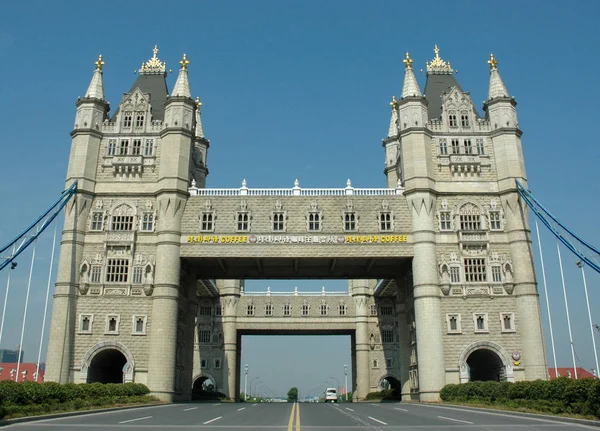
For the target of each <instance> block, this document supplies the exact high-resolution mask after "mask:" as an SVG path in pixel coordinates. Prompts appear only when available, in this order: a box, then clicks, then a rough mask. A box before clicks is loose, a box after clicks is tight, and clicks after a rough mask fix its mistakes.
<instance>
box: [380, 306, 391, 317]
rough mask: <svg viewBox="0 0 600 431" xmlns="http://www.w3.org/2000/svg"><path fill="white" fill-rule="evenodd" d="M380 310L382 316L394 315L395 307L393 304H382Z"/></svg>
mask: <svg viewBox="0 0 600 431" xmlns="http://www.w3.org/2000/svg"><path fill="white" fill-rule="evenodd" d="M379 310H380V311H381V315H382V316H393V315H394V307H392V306H391V305H382V306H381V307H380V308H379Z"/></svg>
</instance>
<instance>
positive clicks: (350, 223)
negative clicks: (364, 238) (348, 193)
mask: <svg viewBox="0 0 600 431" xmlns="http://www.w3.org/2000/svg"><path fill="white" fill-rule="evenodd" d="M344 230H345V231H346V232H354V231H356V213H355V212H347V213H344Z"/></svg>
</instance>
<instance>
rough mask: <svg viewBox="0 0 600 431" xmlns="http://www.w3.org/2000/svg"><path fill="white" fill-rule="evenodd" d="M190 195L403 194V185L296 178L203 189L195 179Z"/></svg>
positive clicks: (244, 182)
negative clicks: (275, 184) (337, 184)
mask: <svg viewBox="0 0 600 431" xmlns="http://www.w3.org/2000/svg"><path fill="white" fill-rule="evenodd" d="M188 192H189V193H190V195H191V196H401V195H402V194H404V187H402V185H400V184H399V185H398V186H397V187H396V188H394V189H390V188H355V187H352V182H351V181H350V180H348V181H347V182H346V187H345V188H304V189H303V188H301V187H300V183H299V182H298V180H296V181H294V187H292V188H291V189H284V188H256V189H251V188H248V187H247V183H246V180H243V181H242V186H241V187H240V188H239V189H235V188H219V189H212V188H211V189H203V188H198V187H196V181H195V180H192V185H191V187H190V188H188Z"/></svg>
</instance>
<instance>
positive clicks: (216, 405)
mask: <svg viewBox="0 0 600 431" xmlns="http://www.w3.org/2000/svg"><path fill="white" fill-rule="evenodd" d="M220 405H221V403H219V404H213V406H220Z"/></svg>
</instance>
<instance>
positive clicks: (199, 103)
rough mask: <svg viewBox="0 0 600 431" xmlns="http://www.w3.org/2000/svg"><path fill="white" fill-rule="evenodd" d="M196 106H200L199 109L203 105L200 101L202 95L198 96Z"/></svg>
mask: <svg viewBox="0 0 600 431" xmlns="http://www.w3.org/2000/svg"><path fill="white" fill-rule="evenodd" d="M196 106H197V107H198V109H200V107H201V106H202V102H200V97H196Z"/></svg>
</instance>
